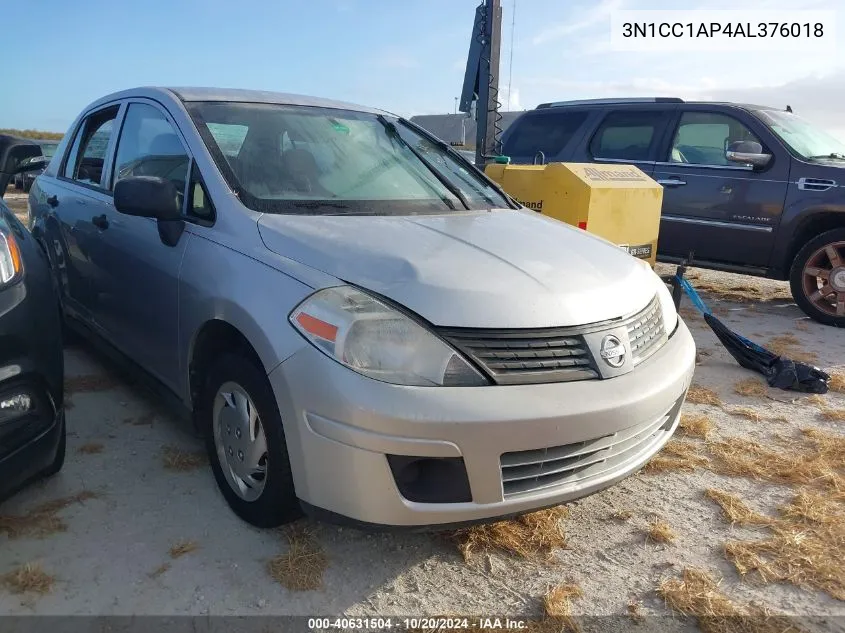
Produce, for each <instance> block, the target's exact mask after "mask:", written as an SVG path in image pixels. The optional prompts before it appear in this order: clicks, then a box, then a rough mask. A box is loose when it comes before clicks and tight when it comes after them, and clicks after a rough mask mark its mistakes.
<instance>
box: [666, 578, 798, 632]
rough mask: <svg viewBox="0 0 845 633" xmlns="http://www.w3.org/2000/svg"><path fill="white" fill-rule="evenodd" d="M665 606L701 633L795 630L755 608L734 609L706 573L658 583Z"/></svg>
mask: <svg viewBox="0 0 845 633" xmlns="http://www.w3.org/2000/svg"><path fill="white" fill-rule="evenodd" d="M657 592H658V594H660V596H661V597H662V598H663V599H664V600H665V601H666V604H667V605H668V606H669V607H670V608H672V609H673V610H675V611H677V612H678V613H682V614H684V615H687V616H690V617H694V618H696V619H697V620H698V626H699V628H700V629H701V630H702V631H703V632H704V633H789V632H796V631H798V630H799V629H797V628H795V627H794V626H792V625H791V624H790V623H789V622H788V621H786V620H785V619H782V618H772V617H768V616H767V615H766V614H765V613H764V612H763V611H762V610H760V609H759V608H757V607H750V606H743V605H738V604H736V603H735V602H733V601H732V600H731V599H730V598H729V597H728V596H726V595H725V594H724V593H722V591H720V589H719V583H718V582H717V581H716V580H715V579H714V578H713V577H712V576H711V575H710V574H708V573H707V572H706V571H703V570H701V569H692V568H687V569H684V571H683V576H682V577H681V578H680V579H678V578H671V579H669V580H664V581H663V582H662V583H660V587H658V589H657Z"/></svg>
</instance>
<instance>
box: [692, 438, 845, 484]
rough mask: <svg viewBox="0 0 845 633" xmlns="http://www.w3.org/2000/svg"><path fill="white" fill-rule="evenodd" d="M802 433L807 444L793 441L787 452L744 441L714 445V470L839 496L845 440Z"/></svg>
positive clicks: (842, 478) (723, 442)
mask: <svg viewBox="0 0 845 633" xmlns="http://www.w3.org/2000/svg"><path fill="white" fill-rule="evenodd" d="M802 433H803V435H804V440H803V441H800V442H799V441H795V440H790V441H789V445H788V446H787V447H786V450H783V451H781V450H776V449H773V448H768V447H764V446H761V445H760V444H759V443H757V442H755V441H753V440H748V439H745V438H741V437H732V438H725V439H724V440H721V441H718V442H710V443H709V444H708V449H709V450H710V453H711V454H712V455H713V457H714V458H715V462H714V464H713V465H712V467H713V470H714V471H715V472H717V473H720V474H725V475H731V476H735V477H749V478H752V479H757V480H765V481H771V482H774V483H780V484H788V485H809V486H822V487H825V488H828V489H832V491H833V492H835V493H842V492H843V491H845V477H843V472H842V470H843V467H845V436H838V435H831V434H828V433H824V432H822V431H817V430H815V429H805V430H803V431H802Z"/></svg>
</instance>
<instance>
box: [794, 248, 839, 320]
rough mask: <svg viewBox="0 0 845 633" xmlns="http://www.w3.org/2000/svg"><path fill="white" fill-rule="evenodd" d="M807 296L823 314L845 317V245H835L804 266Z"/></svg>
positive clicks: (815, 256) (803, 282)
mask: <svg viewBox="0 0 845 633" xmlns="http://www.w3.org/2000/svg"><path fill="white" fill-rule="evenodd" d="M802 286H803V289H804V296H806V297H807V299H809V301H810V302H811V303H812V304H813V305H814V306H815V307H816V308H818V309H819V310H821V311H822V312H824V313H826V314H829V315H831V316H837V317H843V316H845V242H831V243H830V244H828V245H826V246H823V247H822V248H820V249H818V250H817V251H816V252H815V253H813V254H812V255H811V256H810V258H809V259H808V260H807V263H806V264H805V265H804V274H803V279H802Z"/></svg>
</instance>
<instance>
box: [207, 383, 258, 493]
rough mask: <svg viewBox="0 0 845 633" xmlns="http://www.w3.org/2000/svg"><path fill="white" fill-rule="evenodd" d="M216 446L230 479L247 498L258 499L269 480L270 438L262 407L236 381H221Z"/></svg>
mask: <svg viewBox="0 0 845 633" xmlns="http://www.w3.org/2000/svg"><path fill="white" fill-rule="evenodd" d="M212 422H213V425H214V428H213V432H214V446H215V448H216V449H217V459H218V461H219V462H220V468H221V469H222V470H223V474H224V476H225V477H226V481H227V482H228V483H229V485H230V486H231V487H232V490H233V491H234V492H235V494H237V495H238V496H239V497H240V498H241V499H243V500H244V501H255V500H256V499H258V498H259V497H260V496H261V493H262V492H263V491H264V486H265V484H266V483H267V438H266V437H265V435H264V427H263V426H262V425H261V418H260V417H259V416H258V410H257V409H256V408H255V404H254V403H253V402H252V399H251V398H250V397H249V395H248V394H247V392H246V391H245V390H244V389H243V387H241V386H240V385H238V384H237V383H234V382H226V383H224V384H223V385H221V387H220V389H218V391H217V395H216V396H215V397H214V409H213V412H212Z"/></svg>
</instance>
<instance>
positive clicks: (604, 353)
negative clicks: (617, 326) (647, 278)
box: [599, 334, 625, 367]
mask: <svg viewBox="0 0 845 633" xmlns="http://www.w3.org/2000/svg"><path fill="white" fill-rule="evenodd" d="M599 355H600V356H601V357H602V358H603V359H604V362H606V363H607V364H608V365H610V366H611V367H622V365H624V364H625V346H624V345H623V344H622V341H620V340H619V339H618V338H616V337H615V336H613V334H608V335H607V336H605V337H604V338H603V339H602V340H601V349H600V350H599Z"/></svg>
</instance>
